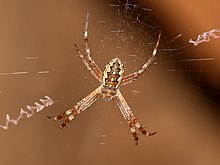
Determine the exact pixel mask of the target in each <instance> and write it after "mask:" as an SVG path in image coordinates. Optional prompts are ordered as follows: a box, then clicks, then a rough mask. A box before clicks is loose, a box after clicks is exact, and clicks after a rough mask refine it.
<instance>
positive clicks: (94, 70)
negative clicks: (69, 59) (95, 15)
mask: <svg viewBox="0 0 220 165" xmlns="http://www.w3.org/2000/svg"><path fill="white" fill-rule="evenodd" d="M88 24H89V13H87V15H86V21H85V30H84V33H83V40H84V43H85V49H86V57H85V56H84V55H83V54H82V53H81V51H80V50H79V48H78V47H77V45H76V44H74V46H75V47H76V50H77V52H78V54H79V57H80V58H81V59H82V61H83V63H84V65H85V66H86V68H87V69H88V70H89V71H90V73H91V74H92V75H93V76H94V77H95V78H96V79H97V80H98V81H99V82H102V72H101V70H100V69H99V67H98V66H97V65H96V63H95V61H94V60H93V59H92V57H91V53H90V49H89V39H88Z"/></svg>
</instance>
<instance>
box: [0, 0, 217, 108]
mask: <svg viewBox="0 0 220 165" xmlns="http://www.w3.org/2000/svg"><path fill="white" fill-rule="evenodd" d="M100 6H101V8H102V10H103V11H101V10H100ZM100 6H99V9H97V8H91V9H88V10H87V11H86V12H88V11H89V12H90V20H89V42H90V45H91V49H92V52H93V58H94V59H95V61H96V62H97V64H98V65H99V66H100V68H101V69H102V70H103V68H104V66H105V64H106V63H107V62H108V61H109V60H110V59H111V58H114V57H119V58H120V59H121V60H122V61H123V63H124V65H125V72H126V74H128V73H131V72H134V71H136V70H138V69H139V68H140V67H141V65H143V63H144V62H145V61H146V60H147V59H148V57H149V56H150V55H151V54H152V52H153V50H154V48H155V44H156V41H157V37H158V35H159V33H160V32H162V38H161V41H160V47H159V50H158V54H157V55H156V59H155V60H154V62H153V64H152V66H150V67H149V69H147V70H148V71H147V72H148V73H152V74H150V77H149V78H148V79H147V81H148V82H149V83H147V84H148V85H149V86H150V82H152V83H155V82H154V81H161V80H159V79H158V75H160V73H161V72H163V75H162V76H161V75H160V77H163V78H169V77H170V78H172V79H173V78H175V79H176V78H178V80H179V81H174V80H172V81H169V82H167V81H161V82H160V86H161V88H162V87H163V86H173V87H174V88H179V87H180V86H181V85H183V84H182V83H181V81H182V80H184V81H185V84H184V86H186V87H189V88H194V89H195V94H194V96H193V97H194V98H190V99H189V100H188V101H189V102H191V103H193V100H196V99H202V100H203V101H205V102H208V103H210V104H212V105H217V106H218V104H219V99H218V98H219V97H218V96H219V89H218V87H217V84H218V80H217V77H216V75H217V74H218V73H219V71H217V70H216V67H215V66H216V62H215V58H214V57H213V56H212V54H204V53H203V52H202V51H201V50H200V49H199V48H197V47H193V46H192V45H191V44H190V42H191V43H192V42H193V40H192V39H191V38H196V37H197V36H193V37H192V36H189V37H188V36H187V37H188V38H187V37H185V36H184V34H183V33H182V32H181V29H175V25H174V26H173V27H172V30H171V26H170V25H169V26H168V22H169V21H170V20H169V18H167V17H162V16H161V15H159V12H157V11H158V10H159V9H157V8H156V7H155V6H154V5H153V4H150V3H148V4H147V2H146V3H145V4H144V3H141V1H140V2H139V1H133V0H118V1H111V2H102V3H101V4H100ZM146 6H151V7H146ZM100 12H101V13H103V14H100ZM81 22H84V20H81ZM81 24H82V25H83V23H81ZM82 30H83V29H82ZM82 30H81V31H82ZM213 32H219V31H218V30H215V31H210V32H209V33H204V34H210V35H207V38H205V37H206V36H204V35H201V37H203V38H204V39H205V40H206V42H208V41H210V37H213V38H216V39H217V38H218V35H215V34H214V33H213ZM185 35H186V34H185ZM198 39H199V37H198V38H197V40H198ZM80 40H82V36H81V35H77V37H76V41H77V42H78V41H79V43H80V42H81V41H80ZM213 42H214V41H213ZM198 43H200V42H198ZM198 43H197V44H195V42H194V45H195V46H196V45H198ZM81 45H82V46H83V43H82V42H81ZM195 54H204V55H203V57H196V55H195ZM74 55H75V54H74ZM48 58H50V57H49V56H48ZM23 59H25V60H26V61H29V62H32V61H40V60H41V59H43V60H45V59H46V58H45V57H39V56H35V55H30V56H27V55H25V57H24V58H23ZM19 60H21V59H19ZM68 60H69V58H68V57H67V58H66V59H65V58H63V59H62V60H59V57H55V58H54V60H53V61H59V64H58V65H54V64H52V67H48V64H46V65H45V66H43V67H42V68H38V69H37V70H34V71H33V70H30V71H29V70H27V69H18V70H16V69H14V70H12V71H10V70H9V71H7V69H6V71H5V68H3V69H2V71H1V72H0V76H1V78H2V77H7V78H8V77H15V76H19V75H22V76H25V79H26V78H27V76H31V77H38V78H40V77H41V76H42V75H43V77H48V76H50V75H51V74H53V75H54V76H55V75H56V74H60V73H61V74H62V73H66V74H67V73H70V72H71V70H72V67H69V66H70V65H66V61H68ZM64 63H65V64H64ZM68 63H69V62H68ZM69 64H70V63H69ZM18 67H19V66H18ZM79 67H80V71H82V72H84V71H83V70H84V69H85V68H84V66H79ZM19 68H20V67H19ZM207 72H208V73H210V74H208V76H205V75H204V74H205V73H207ZM82 74H83V73H82ZM39 76H40V77H39ZM83 78H84V80H86V81H87V82H88V83H90V84H91V85H92V86H94V87H95V86H97V83H94V80H92V79H90V78H89V77H88V76H87V75H84V77H83ZM6 80H7V79H5V80H4V79H3V81H6ZM21 81H22V80H21ZM70 82H71V83H73V84H75V83H76V80H75V79H74V80H70ZM143 84H144V83H143V82H142V84H139V87H137V88H136V87H134V86H133V87H132V89H129V92H130V94H133V95H140V94H141V91H140V90H141V87H140V86H142V85H143ZM179 85H180V86H179ZM137 86H138V85H137ZM81 88H83V91H85V93H86V91H87V90H88V89H87V88H89V86H86V87H81ZM64 91H69V88H68V87H66V86H65V87H64ZM164 92H168V91H164ZM4 93H5V92H4V90H0V94H1V96H4ZM66 93H68V92H66ZM79 95H80V94H79V91H78V92H75V93H74V94H73V93H69V94H64V95H63V96H55V97H58V99H62V100H63V102H64V103H63V104H66V105H67V106H69V105H70V104H72V101H71V103H70V101H67V100H68V99H67V100H66V98H68V97H70V98H73V97H76V96H79ZM38 97H41V96H38Z"/></svg>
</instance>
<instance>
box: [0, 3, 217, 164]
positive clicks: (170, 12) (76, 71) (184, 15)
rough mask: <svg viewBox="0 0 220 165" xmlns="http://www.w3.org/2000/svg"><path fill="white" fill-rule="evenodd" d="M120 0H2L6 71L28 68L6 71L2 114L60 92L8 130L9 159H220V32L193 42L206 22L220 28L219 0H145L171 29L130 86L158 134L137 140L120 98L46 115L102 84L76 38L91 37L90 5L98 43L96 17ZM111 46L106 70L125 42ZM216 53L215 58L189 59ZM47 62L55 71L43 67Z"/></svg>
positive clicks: (5, 150)
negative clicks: (64, 119) (64, 122)
mask: <svg viewBox="0 0 220 165" xmlns="http://www.w3.org/2000/svg"><path fill="white" fill-rule="evenodd" d="M114 3H117V1H99V0H96V1H95V0H90V1H89V0H85V1H82V2H81V1H77V0H65V1H64V0H53V1H52V0H44V1H36V0H23V1H19V0H0V22H1V25H0V57H1V60H0V73H13V72H21V71H27V72H28V74H24V75H0V110H1V111H0V121H1V124H4V121H5V116H6V114H10V116H11V117H12V118H16V117H17V116H18V113H19V111H20V108H24V109H25V107H26V105H33V104H34V102H35V101H38V102H39V99H40V98H43V97H44V96H45V95H48V96H50V97H51V98H52V99H53V100H58V101H59V102H57V103H56V104H54V105H53V106H51V107H48V108H46V109H44V110H43V111H42V112H40V113H38V114H35V115H34V116H33V117H31V118H29V119H23V120H21V121H20V122H19V124H18V125H17V126H14V125H10V126H9V129H8V130H7V131H5V130H3V129H1V130H0V146H1V149H0V162H1V163H0V164H2V165H14V164H17V165H20V164H22V165H27V164H32V165H39V164H40V165H46V164H47V165H48V164H49V165H50V164H53V165H62V164H67V165H69V164H76V165H78V164H80V165H81V164H82V165H83V164H97V165H98V164H109V165H110V164H116V165H117V164H127V165H131V164H152V165H161V164H163V165H177V164H178V165H197V164H199V165H207V164H209V165H218V164H219V162H220V157H219V153H220V141H219V138H220V131H219V130H220V125H219V124H220V115H219V97H218V96H219V89H220V85H219V78H220V74H219V71H220V65H219V63H220V57H219V54H220V53H219V52H220V48H219V46H218V45H219V44H220V40H219V39H212V40H211V42H209V43H206V44H201V45H199V46H197V47H194V46H193V45H190V44H188V43H187V41H188V40H189V38H193V39H196V38H197V35H198V34H200V33H202V32H204V31H208V30H211V29H213V28H220V22H219V21H218V20H219V18H218V17H219V15H220V14H219V9H218V7H219V2H218V1H217V0H209V1H207V2H205V1H199V0H184V1H183V0H178V1H171V0H163V1H161V0H160V1H159V0H148V1H146V0H143V1H136V2H135V3H138V4H140V5H142V6H143V7H144V8H148V9H151V10H152V11H153V12H155V13H156V16H158V22H159V23H160V24H161V25H160V26H161V30H162V35H163V36H162V39H161V44H160V48H159V49H160V50H159V53H158V56H161V57H158V64H160V65H152V66H151V67H149V70H148V71H147V72H146V73H145V74H144V75H143V76H142V77H141V78H140V79H139V80H137V81H136V82H135V83H133V84H131V85H129V86H126V87H123V88H122V89H121V91H122V93H123V94H124V97H125V98H126V100H127V102H128V104H129V105H130V106H131V108H132V110H133V112H134V113H135V115H136V117H137V118H138V119H139V121H140V122H141V123H143V125H145V126H147V128H148V129H149V131H155V130H156V131H157V134H156V135H155V136H153V137H150V138H147V137H144V136H140V142H141V145H140V146H135V145H134V143H133V141H132V139H131V135H130V134H129V132H128V126H127V124H126V122H125V121H124V119H123V117H122V115H121V114H120V112H119V110H118V107H117V106H116V103H115V102H114V101H113V102H104V101H103V100H98V101H97V102H96V103H95V104H93V105H92V106H91V107H89V109H88V110H87V111H86V112H84V113H82V114H81V115H80V116H79V117H78V118H77V119H76V120H75V121H74V122H73V123H72V124H71V126H70V128H66V129H64V130H60V129H59V128H58V126H59V124H60V123H59V122H53V121H50V120H48V119H47V118H46V115H55V114H58V113H60V112H63V111H64V110H66V109H68V108H69V107H71V106H73V105H74V104H76V103H77V102H78V101H79V100H80V99H82V98H83V97H85V96H86V95H87V94H89V93H90V92H91V91H92V90H93V89H95V88H96V87H97V86H98V85H99V83H98V82H97V81H96V80H95V79H94V78H93V77H92V76H91V75H90V74H89V72H88V71H87V70H86V69H85V67H84V66H83V63H82V62H81V60H80V59H79V58H78V57H77V53H76V52H75V50H74V48H73V43H77V44H79V45H83V42H82V32H83V28H84V18H85V14H86V13H87V12H88V11H89V12H90V13H91V19H90V22H89V32H90V38H89V39H90V47H91V50H92V51H93V52H96V48H97V47H99V44H100V43H101V42H100V40H99V38H101V37H102V35H105V33H104V32H103V31H105V29H99V28H100V26H99V25H97V24H96V22H97V21H98V20H100V19H105V20H108V19H109V12H110V11H109V4H114ZM112 12H113V11H112ZM146 17H147V16H146ZM111 19H113V18H111ZM158 26H159V25H158ZM180 33H181V34H182V37H180V38H178V39H177V40H176V41H175V44H174V46H176V47H178V51H177V52H170V53H169V52H167V51H166V48H167V47H168V46H170V45H169V44H168V42H167V41H168V40H169V39H171V40H172V38H173V37H175V36H177V35H178V34H180ZM156 36H157V35H155V37H156ZM108 46H109V47H108ZM171 46H172V45H171ZM107 47H108V48H106V49H105V51H103V52H100V54H97V55H96V54H95V53H94V54H93V58H94V59H95V61H97V64H98V65H99V66H100V68H101V69H102V70H103V68H104V66H105V64H106V63H107V62H108V61H109V60H110V59H111V58H113V57H115V54H112V52H111V51H113V52H114V49H115V48H114V47H111V45H107ZM152 48H153V46H152ZM171 48H172V47H171ZM182 49H183V50H182ZM178 53H180V55H181V58H180V56H179V54H178ZM181 53H182V54H181ZM169 55H170V56H169ZM171 55H172V56H171ZM119 56H120V55H119ZM27 57H38V58H39V59H37V60H27ZM164 57H166V58H164ZM168 57H169V58H168ZM209 57H212V58H214V60H212V61H208V62H207V61H204V62H188V63H182V62H180V60H181V59H190V58H209ZM120 58H122V60H124V61H131V60H132V58H131V57H129V56H127V57H126V56H122V57H120ZM129 64H131V67H130V66H129ZM141 64H143V62H142V63H141V62H140V63H137V65H140V66H141ZM125 66H126V68H127V70H126V71H125V72H126V74H128V73H129V72H132V71H134V69H135V67H134V66H133V65H132V62H128V63H127V64H125ZM170 66H172V68H171V70H173V71H172V72H170V71H169V69H170ZM46 70H49V71H50V73H49V74H39V73H38V72H39V71H46ZM132 91H138V94H137V93H135V92H132Z"/></svg>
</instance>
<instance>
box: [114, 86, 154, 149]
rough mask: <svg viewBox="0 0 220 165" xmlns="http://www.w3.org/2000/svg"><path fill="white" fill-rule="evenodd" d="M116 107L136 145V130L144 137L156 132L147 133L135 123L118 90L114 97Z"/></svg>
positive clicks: (135, 120)
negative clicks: (126, 123)
mask: <svg viewBox="0 0 220 165" xmlns="http://www.w3.org/2000/svg"><path fill="white" fill-rule="evenodd" d="M115 99H116V102H117V105H118V107H119V109H120V111H121V113H122V115H123V117H124V118H125V120H126V121H127V122H128V126H129V130H130V132H131V134H132V136H133V139H134V140H135V141H136V144H137V145H138V144H139V142H138V140H139V137H138V134H137V131H136V130H137V129H138V130H139V131H140V132H141V133H142V134H144V135H146V136H151V135H154V134H155V133H156V132H153V133H148V132H147V131H146V130H145V129H144V128H143V127H142V126H141V124H140V123H139V122H138V121H137V119H136V118H135V117H134V114H133V112H132V111H131V108H130V107H129V106H128V104H127V102H126V101H125V99H124V97H123V96H122V94H121V92H120V91H119V90H118V91H117V94H116V96H115Z"/></svg>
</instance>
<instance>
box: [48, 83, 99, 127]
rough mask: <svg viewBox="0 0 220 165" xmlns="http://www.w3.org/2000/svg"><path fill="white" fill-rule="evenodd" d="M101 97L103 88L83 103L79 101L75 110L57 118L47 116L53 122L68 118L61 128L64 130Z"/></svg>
mask: <svg viewBox="0 0 220 165" xmlns="http://www.w3.org/2000/svg"><path fill="white" fill-rule="evenodd" d="M100 95H101V86H100V87H98V88H97V89H95V90H94V91H93V92H91V93H90V94H89V95H88V96H86V97H85V98H83V99H82V100H81V101H79V102H78V103H77V104H76V105H75V106H73V108H71V109H69V110H67V111H65V112H63V113H61V114H60V115H58V116H55V117H50V116H47V117H48V118H49V119H52V120H61V119H63V118H66V117H67V119H66V120H65V121H64V122H63V123H62V124H61V126H60V128H63V127H65V126H67V125H69V123H70V122H71V121H72V120H73V119H74V118H75V117H76V116H77V115H78V114H80V113H81V112H83V111H84V110H86V109H87V108H88V107H89V106H90V105H91V104H92V103H94V102H95V101H96V100H97V98H98V97H99V96H100Z"/></svg>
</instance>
